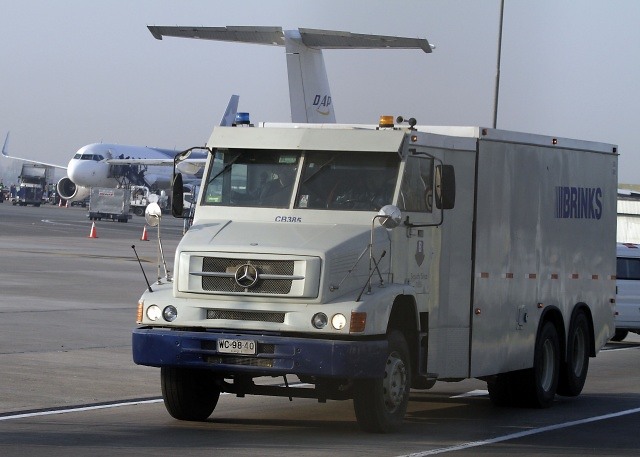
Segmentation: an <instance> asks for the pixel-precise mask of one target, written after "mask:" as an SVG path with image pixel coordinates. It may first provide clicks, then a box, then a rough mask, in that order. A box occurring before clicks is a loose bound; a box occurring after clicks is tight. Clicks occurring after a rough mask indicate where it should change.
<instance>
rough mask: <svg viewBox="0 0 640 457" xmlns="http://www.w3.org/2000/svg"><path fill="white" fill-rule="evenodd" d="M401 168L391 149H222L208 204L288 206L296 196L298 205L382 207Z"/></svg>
mask: <svg viewBox="0 0 640 457" xmlns="http://www.w3.org/2000/svg"><path fill="white" fill-rule="evenodd" d="M301 164H302V165H303V169H302V170H301V171H300V173H299V174H300V178H299V186H298V187H299V189H296V188H295V184H296V182H297V181H296V178H297V176H298V171H299V168H300V165H301ZM398 167H399V158H398V156H397V154H389V153H371V152H368V153H348V154H347V153H344V152H325V151H319V152H318V151H313V152H311V151H306V152H305V151H302V152H301V151H274V150H253V149H252V150H242V149H240V150H239V149H234V150H223V149H219V150H216V151H215V152H214V162H213V166H212V167H211V168H210V169H209V175H208V177H207V180H206V188H205V191H204V192H203V197H202V198H203V201H202V204H203V205H214V206H240V207H243V206H245V207H268V208H288V207H289V206H290V204H291V201H292V198H293V197H294V196H295V199H294V200H293V201H294V207H295V208H301V209H307V208H308V209H342V210H361V211H372V210H378V209H380V208H381V207H382V206H384V205H386V204H389V203H391V201H392V198H393V191H394V189H395V182H396V177H397V174H398ZM296 190H297V191H296Z"/></svg>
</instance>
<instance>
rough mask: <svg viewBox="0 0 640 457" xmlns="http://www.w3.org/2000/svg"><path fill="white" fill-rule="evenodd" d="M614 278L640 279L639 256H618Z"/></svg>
mask: <svg viewBox="0 0 640 457" xmlns="http://www.w3.org/2000/svg"><path fill="white" fill-rule="evenodd" d="M616 278H617V279H628V280H636V281H637V280H640V258H630V257H618V261H617V268H616Z"/></svg>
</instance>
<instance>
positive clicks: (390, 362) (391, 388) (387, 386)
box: [382, 352, 407, 412]
mask: <svg viewBox="0 0 640 457" xmlns="http://www.w3.org/2000/svg"><path fill="white" fill-rule="evenodd" d="M382 388H383V390H384V403H385V405H386V406H387V408H388V410H389V412H393V411H395V410H396V408H398V406H400V404H401V403H402V400H403V399H404V396H405V390H406V388H407V368H406V367H405V365H404V362H403V361H402V359H401V358H400V357H399V356H398V354H396V353H395V352H394V353H392V354H390V355H389V358H388V359H387V364H386V365H385V369H384V381H383V383H382Z"/></svg>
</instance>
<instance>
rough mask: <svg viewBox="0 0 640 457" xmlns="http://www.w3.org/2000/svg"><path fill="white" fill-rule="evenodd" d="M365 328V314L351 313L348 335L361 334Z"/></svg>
mask: <svg viewBox="0 0 640 457" xmlns="http://www.w3.org/2000/svg"><path fill="white" fill-rule="evenodd" d="M366 326H367V313H356V312H352V313H351V325H350V326H349V333H362V332H364V328H365V327H366Z"/></svg>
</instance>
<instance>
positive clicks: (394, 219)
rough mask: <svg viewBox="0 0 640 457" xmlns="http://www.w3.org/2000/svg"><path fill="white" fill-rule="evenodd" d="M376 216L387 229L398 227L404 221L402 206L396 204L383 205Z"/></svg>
mask: <svg viewBox="0 0 640 457" xmlns="http://www.w3.org/2000/svg"><path fill="white" fill-rule="evenodd" d="M376 217H377V218H378V221H379V222H380V225H382V226H383V227H384V228H386V229H393V228H396V227H397V226H398V225H400V222H402V212H401V211H400V208H398V207H397V206H394V205H385V206H383V207H382V208H380V211H379V212H378V215H377V216H376Z"/></svg>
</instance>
